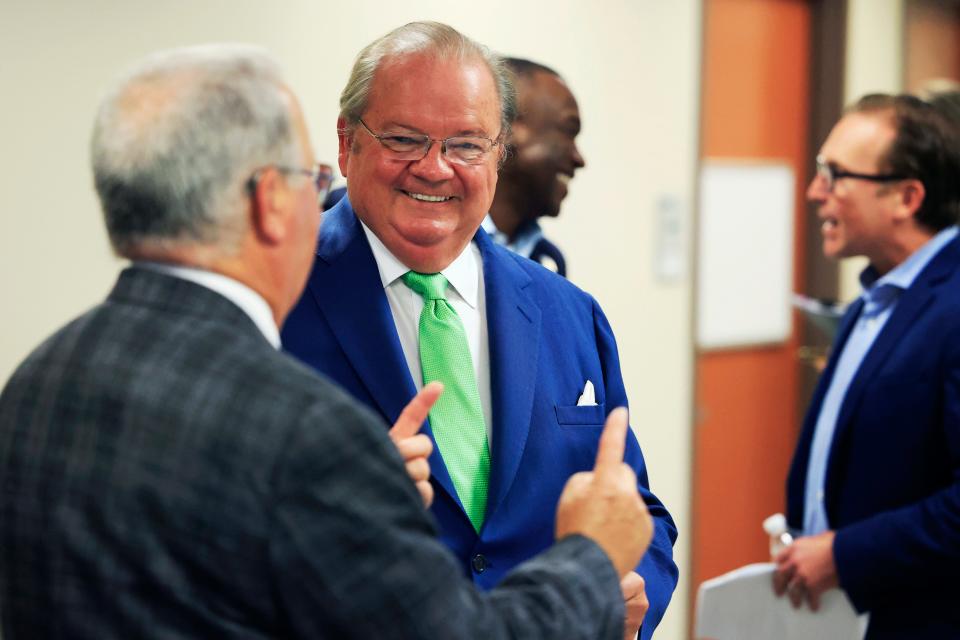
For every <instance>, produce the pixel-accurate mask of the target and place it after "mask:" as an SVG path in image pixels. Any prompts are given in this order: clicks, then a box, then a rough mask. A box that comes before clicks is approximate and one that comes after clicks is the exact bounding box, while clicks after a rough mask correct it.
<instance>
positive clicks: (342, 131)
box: [337, 118, 353, 178]
mask: <svg viewBox="0 0 960 640" xmlns="http://www.w3.org/2000/svg"><path fill="white" fill-rule="evenodd" d="M337 142H338V145H339V149H338V151H337V163H338V164H339V165H340V175H342V176H343V177H344V178H346V177H347V160H348V159H349V158H350V147H351V145H353V129H352V128H351V127H349V126H348V125H347V121H346V120H344V119H343V118H337Z"/></svg>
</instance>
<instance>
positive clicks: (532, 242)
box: [480, 213, 543, 258]
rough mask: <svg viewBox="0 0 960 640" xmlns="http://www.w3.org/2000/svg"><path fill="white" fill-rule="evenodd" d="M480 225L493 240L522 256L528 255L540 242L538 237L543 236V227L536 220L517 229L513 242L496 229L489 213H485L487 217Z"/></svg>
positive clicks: (527, 256) (526, 256)
mask: <svg viewBox="0 0 960 640" xmlns="http://www.w3.org/2000/svg"><path fill="white" fill-rule="evenodd" d="M480 226H481V227H483V230H484V231H486V232H487V233H488V234H490V237H491V238H493V241H494V242H496V243H497V244H499V245H500V246H502V247H506V248H507V249H510V251H513V252H514V253H516V254H518V255H521V256H523V257H524V258H529V257H530V254H532V253H533V248H534V247H535V246H537V243H538V242H540V238H542V237H543V229H541V228H540V225H539V224H537V223H536V222H530V223H527V224H525V225H523V226H522V227H521V228H520V229H518V230H517V237H516V238H514V239H513V242H510V238H508V237H507V234H505V233H503V232H502V231H500V230H499V229H497V225H496V224H494V222H493V218H491V217H490V214H489V213H488V214H487V217H486V218H484V219H483V222H482V223H481V224H480Z"/></svg>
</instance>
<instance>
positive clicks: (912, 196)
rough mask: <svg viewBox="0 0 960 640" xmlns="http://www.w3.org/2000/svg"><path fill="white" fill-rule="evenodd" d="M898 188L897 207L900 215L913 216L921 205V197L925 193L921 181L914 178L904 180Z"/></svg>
mask: <svg viewBox="0 0 960 640" xmlns="http://www.w3.org/2000/svg"><path fill="white" fill-rule="evenodd" d="M902 187H903V188H902V189H901V190H900V207H898V209H899V212H900V213H901V217H902V218H904V219H908V218H914V217H915V216H916V214H917V211H919V210H920V207H921V206H922V205H923V199H924V198H925V197H926V195H927V190H926V188H925V187H924V186H923V182H921V181H920V180H916V179H911V180H905V181H904V182H903V185H902Z"/></svg>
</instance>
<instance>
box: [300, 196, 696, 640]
mask: <svg viewBox="0 0 960 640" xmlns="http://www.w3.org/2000/svg"><path fill="white" fill-rule="evenodd" d="M473 241H474V242H475V243H476V244H477V247H478V248H479V250H480V255H481V257H482V259H483V274H484V283H485V295H486V307H487V308H486V315H487V329H488V334H489V345H490V346H489V348H490V387H491V398H492V404H493V407H492V409H493V425H492V447H491V471H490V487H489V493H488V503H487V513H486V519H485V522H484V525H483V528H482V529H481V531H480V532H479V534H478V533H477V532H476V531H475V530H474V529H473V526H472V525H471V524H470V521H469V519H468V518H467V516H466V514H465V513H464V511H463V507H462V506H461V504H460V501H459V499H458V497H457V494H456V491H455V490H454V488H453V485H452V482H451V480H450V476H449V474H448V473H447V470H446V468H445V467H444V464H443V460H442V459H441V457H440V453H439V451H438V449H437V448H436V447H435V448H434V451H433V454H432V455H431V457H430V469H431V473H432V481H433V484H434V488H435V490H436V497H435V499H434V503H433V506H432V508H431V509H432V511H433V514H434V516H435V517H436V519H437V521H438V524H439V527H440V530H441V538H442V540H443V541H444V542H445V543H446V544H447V545H448V546H449V547H450V548H451V549H452V550H453V552H454V554H455V555H456V556H457V557H458V558H459V559H460V561H461V563H462V566H463V569H464V571H465V572H466V573H467V575H471V576H472V577H473V580H474V581H475V583H476V584H477V585H479V586H480V587H483V588H486V589H489V588H491V587H493V586H494V585H495V584H496V583H497V582H499V581H500V580H501V578H503V576H504V575H505V574H506V573H507V572H508V571H509V570H510V569H511V568H513V567H514V566H516V565H517V564H519V563H520V562H522V561H524V560H526V559H527V558H530V557H532V556H534V555H535V554H537V553H539V552H540V551H542V550H543V549H546V548H547V547H549V546H550V544H551V543H552V542H553V539H554V525H555V514H556V506H557V500H558V498H559V496H560V493H561V491H562V489H563V486H564V484H565V482H566V481H567V478H568V477H569V476H570V475H571V474H572V473H575V472H577V471H583V470H588V469H591V468H592V466H593V462H594V458H595V455H596V448H597V441H598V437H599V435H600V431H601V429H602V426H603V422H604V419H605V417H606V415H607V413H608V412H609V411H610V410H612V409H613V408H615V407H618V406H626V404H627V398H626V392H625V391H624V386H623V380H622V378H621V375H620V363H619V358H618V356H617V348H616V344H615V341H614V337H613V332H612V331H611V329H610V325H609V324H608V323H607V320H606V318H605V317H604V315H603V312H602V311H601V310H600V307H599V305H597V303H596V301H595V300H594V299H593V298H592V297H591V296H589V295H587V294H586V293H584V292H583V291H581V290H580V289H578V288H576V287H575V286H574V285H572V284H570V283H569V282H568V281H567V280H565V279H563V278H561V277H559V276H557V275H556V274H554V273H551V272H550V271H548V270H547V269H544V268H543V267H541V266H540V265H538V264H536V263H534V262H533V261H531V260H527V259H525V258H521V257H519V256H516V255H514V254H512V253H510V252H509V251H507V250H506V249H504V248H502V247H499V246H497V245H495V244H494V243H493V241H492V240H491V239H490V238H489V237H488V236H487V234H486V233H485V232H484V231H482V230H478V231H477V233H476V235H475V236H474V240H473ZM282 339H283V344H284V348H285V349H287V350H288V351H289V352H290V353H292V354H293V355H295V356H297V357H298V358H300V359H301V360H303V361H304V362H305V363H307V364H308V365H310V366H312V367H314V368H315V369H317V370H318V371H320V372H321V373H324V374H326V375H327V376H329V377H330V378H332V379H333V380H335V381H336V382H338V383H339V384H341V385H342V386H343V387H344V388H345V389H346V390H347V391H348V392H349V393H350V394H352V395H353V396H354V397H356V398H357V399H359V400H360V401H361V402H363V403H365V404H367V405H368V406H370V407H371V408H373V409H374V410H375V411H377V412H379V413H380V415H381V416H382V417H383V419H384V421H385V422H386V423H387V424H393V422H394V421H395V420H396V419H397V417H398V416H399V415H400V412H401V410H402V409H403V408H404V406H405V405H406V403H407V402H409V401H410V399H411V398H412V397H413V396H414V394H415V392H416V387H415V385H414V382H413V379H412V378H411V375H410V371H409V368H408V367H407V364H406V360H405V358H404V355H403V350H402V348H401V346H400V340H399V338H398V336H397V331H396V327H395V326H394V322H393V317H392V315H391V312H390V306H389V303H388V302H387V298H386V295H385V293H384V290H383V285H382V283H381V281H380V275H379V271H378V269H377V264H376V260H375V259H374V257H373V253H372V252H371V250H370V246H369V244H368V242H367V238H366V235H365V234H364V232H363V228H362V226H361V225H360V223H359V221H358V220H357V218H356V216H355V214H354V212H353V209H352V207H351V205H350V202H349V200H348V199H347V198H344V199H343V200H341V201H340V203H338V205H337V206H335V207H334V208H333V209H331V210H330V211H328V212H326V213H324V221H323V224H322V227H321V230H320V239H319V244H318V248H317V259H316V261H315V264H314V267H313V272H312V273H311V275H310V279H309V282H308V284H307V288H306V290H305V291H304V294H303V297H302V298H301V299H300V301H299V303H298V304H297V306H296V307H295V308H294V310H293V312H292V313H291V314H290V316H289V318H288V320H287V322H286V325H285V326H284V328H283V332H282ZM587 380H590V381H591V382H593V384H594V387H595V390H596V401H597V406H577V399H578V397H579V395H580V393H581V392H582V390H583V388H584V384H585V383H586V382H587ZM425 432H426V433H428V434H429V433H430V430H429V425H427V426H426V427H425ZM431 437H432V435H431ZM625 460H626V462H627V463H629V464H630V465H631V466H632V467H633V468H634V469H635V470H636V472H637V478H638V483H639V488H640V491H641V493H642V495H643V498H644V500H645V502H646V503H647V505H648V506H649V508H650V513H651V515H652V516H653V518H654V522H655V532H654V539H653V542H652V544H651V546H650V549H649V551H648V552H647V554H646V556H645V557H644V560H643V561H642V562H641V564H640V567H639V568H638V572H639V573H640V574H641V575H642V576H643V577H644V579H645V580H646V589H647V595H648V598H649V600H650V609H649V611H648V613H647V616H646V618H645V621H644V625H643V633H642V637H644V638H649V637H650V635H651V634H652V632H653V629H654V628H655V627H656V625H657V623H659V621H660V619H661V618H662V616H663V613H664V611H665V609H666V607H667V604H668V603H669V601H670V597H671V595H672V593H673V590H674V588H675V586H676V583H677V573H678V572H677V567H676V565H675V564H674V562H673V557H672V546H673V542H674V540H675V539H676V535H677V532H676V527H675V526H674V523H673V520H672V519H671V517H670V514H669V513H667V510H666V509H665V508H664V506H663V504H662V503H661V502H660V501H659V500H658V499H657V498H656V497H655V496H654V495H653V494H652V493H651V492H650V490H649V485H648V481H647V472H646V467H645V465H644V461H643V455H642V454H641V452H640V447H639V445H638V444H637V440H636V438H635V437H634V435H633V433H632V432H631V433H630V434H629V436H628V440H627V449H626V456H625Z"/></svg>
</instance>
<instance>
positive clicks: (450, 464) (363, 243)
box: [282, 22, 677, 639]
mask: <svg viewBox="0 0 960 640" xmlns="http://www.w3.org/2000/svg"><path fill="white" fill-rule="evenodd" d="M515 110H516V107H515V101H514V92H513V87H512V83H511V79H510V73H509V71H507V70H506V69H505V68H504V66H503V63H502V61H501V60H500V58H499V57H497V56H495V55H493V54H492V53H490V51H489V50H488V49H487V48H486V47H484V46H482V45H480V44H478V43H477V42H474V41H473V40H470V39H469V38H467V37H466V36H464V35H463V34H461V33H459V32H457V31H456V30H455V29H453V28H451V27H449V26H447V25H444V24H440V23H436V22H414V23H411V24H408V25H405V26H402V27H399V28H397V29H395V30H393V31H391V32H390V33H388V34H387V35H385V36H383V37H381V38H379V39H377V40H376V41H374V42H372V43H371V44H370V45H368V46H367V47H365V48H364V49H363V50H362V51H361V52H360V54H359V55H358V56H357V60H356V62H355V64H354V67H353V71H352V72H351V74H350V78H349V79H348V81H347V84H346V87H345V88H344V90H343V93H342V94H341V97H340V118H339V120H338V122H337V128H338V132H339V139H340V153H339V163H340V173H341V174H342V175H344V176H345V177H346V178H347V197H345V198H344V199H342V200H341V201H340V202H339V203H337V205H336V206H335V207H333V208H332V209H330V210H329V211H327V212H325V213H324V218H323V220H324V221H323V225H322V228H321V233H320V239H319V243H318V245H317V252H316V260H315V262H314V267H313V273H312V274H311V276H310V278H309V281H308V285H307V290H306V291H305V293H304V295H303V297H302V298H301V300H300V302H299V303H298V304H297V306H296V307H295V309H294V310H293V311H292V312H291V314H290V318H289V319H288V320H287V323H286V325H285V326H284V328H283V334H282V336H283V344H284V347H285V348H286V349H287V350H289V351H290V352H291V353H293V354H295V355H296V356H297V357H299V358H301V359H302V360H303V361H304V362H306V363H307V364H309V365H310V366H312V367H314V368H316V369H317V370H318V371H320V372H321V373H323V374H325V375H327V376H329V377H330V378H331V379H333V380H334V381H336V382H338V383H340V384H341V385H342V386H343V387H344V388H345V389H346V390H347V391H348V392H349V393H351V394H352V395H353V396H354V397H356V398H357V399H358V400H360V401H361V402H363V403H364V404H366V405H367V406H369V407H370V408H372V409H373V410H374V411H377V412H379V414H380V416H381V417H382V418H383V419H384V421H385V422H386V423H392V422H394V421H395V420H396V419H397V416H398V415H399V412H400V410H401V409H402V408H403V405H404V403H405V402H406V401H407V399H409V398H410V397H411V396H413V394H414V393H415V392H416V390H417V389H418V388H419V387H420V386H422V385H425V384H427V383H429V382H431V381H440V382H442V383H443V384H444V387H445V388H446V391H445V392H444V395H443V396H441V398H440V399H439V400H438V401H437V404H436V405H435V406H434V407H433V409H432V410H431V412H430V423H429V425H428V427H427V428H426V429H425V431H426V432H427V433H429V434H430V435H431V437H433V438H434V441H435V444H436V445H437V446H436V448H435V449H434V453H433V455H432V456H431V458H430V471H431V481H432V483H433V488H434V490H435V495H436V499H435V500H434V504H433V507H432V511H433V514H434V516H436V518H437V521H438V524H439V526H440V535H441V539H442V540H443V542H444V543H446V544H447V545H448V546H449V547H450V548H451V549H452V550H453V551H454V554H455V555H456V556H457V558H458V560H459V561H460V566H461V567H462V569H463V571H464V573H465V574H466V575H468V576H470V577H471V578H472V579H473V581H474V583H475V584H477V585H478V586H480V587H482V588H485V589H489V588H492V587H493V586H495V585H497V584H499V583H500V582H501V580H502V579H503V578H504V577H505V575H506V574H507V572H509V571H510V570H511V569H512V568H513V567H515V566H517V565H518V564H520V563H521V562H523V561H525V560H527V559H529V558H531V557H533V556H534V555H536V554H537V553H540V552H541V551H543V550H544V549H546V548H547V547H549V546H550V545H551V544H553V538H554V533H553V531H554V523H555V518H554V516H555V514H554V510H553V505H554V504H555V503H556V501H557V499H558V497H559V496H560V493H561V491H562V490H563V485H564V483H565V482H566V479H567V477H568V476H569V475H570V474H572V473H576V472H579V471H583V470H586V469H589V468H590V466H591V465H592V460H593V458H594V456H595V454H596V447H597V443H598V437H599V435H600V430H601V426H602V425H603V423H604V419H605V418H606V416H607V414H608V413H609V411H610V410H611V409H612V408H613V407H617V406H625V405H626V403H627V397H626V391H625V389H624V384H623V379H622V376H621V374H620V362H619V357H618V354H617V346H616V340H615V339H614V337H613V331H612V329H611V328H610V325H609V323H608V322H607V319H606V317H605V316H604V314H603V311H602V310H601V309H600V305H599V304H598V303H597V301H596V300H594V299H593V298H592V297H591V296H589V295H588V294H586V293H584V292H583V291H581V290H580V289H578V288H576V287H575V286H574V285H572V284H571V283H570V282H569V281H567V280H565V279H564V278H561V277H559V276H558V275H557V274H555V273H551V272H550V271H548V270H546V269H544V268H543V267H541V266H540V265H538V264H535V263H534V262H532V261H530V260H527V259H525V258H521V257H519V256H517V255H516V254H514V253H511V252H510V251H507V250H506V249H504V248H503V247H500V246H498V245H496V244H494V243H493V242H492V241H491V239H490V237H489V236H488V235H487V234H486V233H485V232H484V231H482V230H480V229H479V227H480V223H481V222H482V220H483V218H484V216H485V215H486V213H487V211H489V210H490V204H491V202H492V200H493V195H494V188H495V187H496V184H497V169H498V166H499V163H500V161H501V160H502V158H503V142H504V140H505V139H506V136H507V135H508V133H509V128H510V122H511V121H512V120H513V116H514V113H515ZM626 447H627V448H626V461H627V463H628V464H629V465H630V466H631V467H633V469H634V471H635V472H636V474H637V478H638V482H637V488H638V490H639V491H640V493H641V495H642V496H643V498H644V501H645V502H646V503H647V506H648V507H649V508H650V514H651V516H652V517H653V520H654V530H655V532H654V538H653V542H652V543H651V545H650V550H649V551H648V553H647V554H646V555H645V556H644V560H643V563H642V564H641V565H640V566H637V567H635V568H634V570H633V571H631V572H630V573H629V574H628V575H627V576H625V579H624V583H623V590H624V598H625V600H626V601H627V605H628V607H627V614H628V615H627V616H626V617H625V618H624V635H625V636H626V637H630V638H632V637H633V636H634V634H635V633H636V631H637V628H638V627H640V625H641V622H642V625H643V626H642V628H641V636H642V638H644V639H646V638H649V637H650V635H651V634H652V633H653V630H654V629H655V628H656V625H657V623H659V621H660V619H661V617H662V616H663V613H664V611H665V610H666V608H667V604H668V603H669V601H670V597H671V595H672V593H673V589H674V587H675V586H676V584H677V567H676V565H675V564H674V562H673V547H672V545H673V541H674V540H675V539H676V535H677V530H676V527H675V526H674V524H673V520H672V519H671V517H670V514H669V513H668V512H667V510H666V508H665V507H664V506H663V504H662V503H661V502H660V501H659V500H658V499H657V498H656V496H654V495H653V493H652V492H651V491H650V486H649V483H648V480H647V471H646V465H645V463H644V459H643V454H642V453H641V452H640V446H639V445H638V443H637V440H636V437H635V436H634V435H633V433H632V432H631V433H629V434H628V438H627V445H626ZM648 605H649V607H648Z"/></svg>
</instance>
